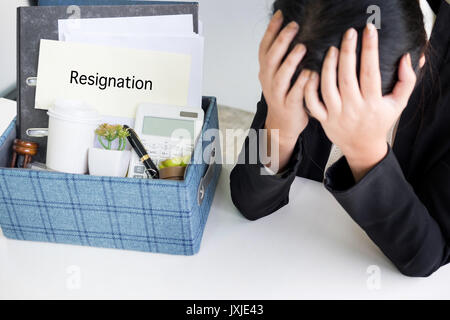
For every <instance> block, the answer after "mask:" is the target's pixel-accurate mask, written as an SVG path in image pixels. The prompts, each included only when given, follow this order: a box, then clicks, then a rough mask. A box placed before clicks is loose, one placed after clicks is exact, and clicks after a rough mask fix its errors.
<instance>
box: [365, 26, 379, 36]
mask: <svg viewBox="0 0 450 320" xmlns="http://www.w3.org/2000/svg"><path fill="white" fill-rule="evenodd" d="M367 31H369V32H368V35H369V38H373V37H374V36H375V34H376V32H377V29H376V28H375V26H374V25H373V23H368V24H367Z"/></svg>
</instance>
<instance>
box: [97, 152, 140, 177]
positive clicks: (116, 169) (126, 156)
mask: <svg viewBox="0 0 450 320" xmlns="http://www.w3.org/2000/svg"><path fill="white" fill-rule="evenodd" d="M130 159H131V151H130V150H123V151H119V150H105V149H99V148H89V174H90V175H92V176H106V177H121V178H124V177H125V176H126V175H127V172H128V167H129V165H130Z"/></svg>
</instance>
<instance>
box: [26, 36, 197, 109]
mask: <svg viewBox="0 0 450 320" xmlns="http://www.w3.org/2000/svg"><path fill="white" fill-rule="evenodd" d="M190 68H191V56H189V55H185V54H175V53H165V52H156V51H144V50H136V49H125V48H115V47H106V46H97V45H91V44H81V43H69V42H60V41H53V40H41V45H40V51H39V66H38V75H37V78H38V80H37V87H36V99H35V107H36V109H44V110H48V109H49V108H50V107H51V106H52V105H53V103H54V102H55V100H59V99H68V100H80V101H84V102H86V103H88V104H90V105H92V106H93V107H94V108H96V109H97V110H98V111H99V112H100V114H102V115H105V116H113V117H126V118H134V117H135V114H136V108H137V106H138V105H139V104H140V103H145V102H147V103H156V104H163V105H177V106H186V104H187V99H188V93H189V75H190Z"/></svg>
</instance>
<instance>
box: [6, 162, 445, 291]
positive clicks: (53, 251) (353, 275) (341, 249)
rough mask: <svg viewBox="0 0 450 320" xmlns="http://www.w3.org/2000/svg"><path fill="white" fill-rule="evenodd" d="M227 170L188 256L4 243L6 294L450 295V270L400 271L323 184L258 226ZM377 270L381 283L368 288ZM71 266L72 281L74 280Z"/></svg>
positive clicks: (297, 190) (301, 184) (298, 194)
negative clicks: (415, 274) (245, 212)
mask: <svg viewBox="0 0 450 320" xmlns="http://www.w3.org/2000/svg"><path fill="white" fill-rule="evenodd" d="M228 175H229V170H226V169H224V170H223V172H222V176H221V178H220V183H219V186H218V189H217V192H216V197H215V200H214V204H213V207H212V210H211V213H210V216H209V219H208V222H207V224H206V229H205V233H204V237H203V242H202V246H201V249H200V253H199V254H198V255H196V256H192V257H184V256H171V255H164V254H152V253H141V252H132V251H120V250H112V249H98V248H89V247H78V246H68V245H59V244H46V243H33V242H24V241H13V240H8V239H5V237H4V236H3V235H1V234H0V299H2V298H3V299H5V298H26V299H29V298H31V299H35V298H43V299H47V298H57V299H78V298H87V299H91V298H105V299H110V298H117V299H121V298H125V299H128V298H133V299H141V298H142V299H303V298H307V299H316V298H324V299H350V298H356V299H391V298H400V299H402V298H406V299H416V298H417V299H420V298H425V299H429V298H433V299H436V298H437V299H440V298H447V299H448V298H450V286H449V282H450V267H444V268H442V269H441V270H440V271H438V272H437V273H436V274H435V275H433V276H431V277H430V278H427V279H412V278H407V277H404V276H402V275H401V274H400V273H399V272H398V271H397V270H396V269H395V268H394V266H393V265H392V264H391V263H390V262H389V261H388V260H387V259H386V258H385V257H384V256H383V255H382V253H381V252H380V251H379V249H377V247H376V246H375V245H374V244H373V243H372V242H371V241H370V240H369V238H368V237H367V236H366V235H365V234H364V233H363V231H361V230H360V229H359V227H358V226H357V225H356V224H355V223H354V222H353V221H352V220H351V219H350V218H349V216H348V215H347V214H346V213H345V212H344V211H343V209H341V208H340V207H339V205H338V204H337V203H336V202H335V200H334V199H333V198H332V197H331V195H330V194H328V193H327V192H326V191H325V189H324V188H323V186H322V185H321V184H319V183H315V182H311V181H307V180H304V179H300V178H298V179H297V180H296V181H295V183H294V185H293V187H292V191H291V203H290V204H289V206H287V207H285V208H283V209H282V210H280V211H279V212H278V213H276V214H274V215H272V216H270V217H267V218H265V219H263V220H260V221H257V222H249V221H247V220H245V219H244V218H243V217H242V216H241V215H240V214H239V213H238V211H237V210H236V209H235V208H234V207H233V205H232V202H231V200H230V192H229V187H228V185H229V179H228ZM371 265H375V266H378V267H379V270H380V272H381V273H380V276H379V280H380V281H379V284H380V288H379V289H378V290H377V289H375V288H374V287H373V286H368V284H367V282H368V280H369V282H370V279H371V276H370V275H369V274H368V273H367V269H368V267H369V266H371ZM73 270H75V272H76V274H75V276H76V279H79V281H78V280H76V281H75V282H73V281H72V280H73V279H74V278H73V277H74V274H73V273H72V274H71V272H72V271H73Z"/></svg>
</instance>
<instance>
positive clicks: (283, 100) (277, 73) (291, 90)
mask: <svg viewBox="0 0 450 320" xmlns="http://www.w3.org/2000/svg"><path fill="white" fill-rule="evenodd" d="M282 25H283V15H282V13H281V11H277V12H276V13H275V14H274V16H273V18H272V20H271V22H270V24H269V26H268V28H267V31H266V33H265V35H264V38H263V40H262V41H261V45H260V49H259V63H260V72H259V80H260V82H261V86H262V89H263V93H264V97H265V99H266V102H267V106H268V110H267V118H266V125H265V129H267V130H268V132H269V136H270V135H271V132H272V130H279V135H278V138H279V141H277V143H278V144H279V166H278V167H279V168H280V169H282V168H284V167H285V166H286V165H287V163H288V162H289V159H290V157H291V155H292V152H293V150H294V148H295V144H296V142H297V140H298V137H299V135H300V134H301V133H302V131H303V130H304V129H305V128H306V126H307V124H308V115H307V114H306V112H305V109H304V106H303V97H304V87H305V85H306V83H307V80H308V79H309V74H310V72H309V71H304V72H302V73H301V74H300V76H299V77H298V79H297V80H296V82H295V84H294V85H293V86H292V87H291V81H292V77H293V76H294V74H295V72H296V70H297V67H298V65H299V64H300V62H301V61H302V59H303V57H304V56H305V54H306V47H305V46H304V45H303V44H299V45H297V46H296V47H295V48H294V49H293V50H292V51H291V52H290V54H289V55H288V56H287V57H286V59H285V60H284V61H283V58H284V57H285V55H286V53H287V51H288V49H289V47H290V45H291V43H292V41H293V40H294V38H295V36H296V35H297V33H298V30H299V26H298V24H297V23H295V22H291V23H290V24H288V25H287V26H286V27H285V28H284V29H283V30H281V27H282ZM280 30H281V31H280ZM274 136H275V135H274ZM270 141H271V139H270V138H269V139H268V144H269V145H268V149H267V150H271V148H270Z"/></svg>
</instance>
